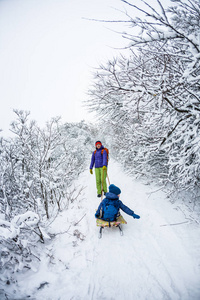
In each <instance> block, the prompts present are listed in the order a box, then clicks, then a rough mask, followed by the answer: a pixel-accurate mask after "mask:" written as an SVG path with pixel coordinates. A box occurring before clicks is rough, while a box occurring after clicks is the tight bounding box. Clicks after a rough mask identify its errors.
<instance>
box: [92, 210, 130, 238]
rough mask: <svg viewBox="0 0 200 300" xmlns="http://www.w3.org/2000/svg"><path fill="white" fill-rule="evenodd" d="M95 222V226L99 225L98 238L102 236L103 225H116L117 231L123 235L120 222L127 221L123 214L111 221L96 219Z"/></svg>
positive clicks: (124, 222)
mask: <svg viewBox="0 0 200 300" xmlns="http://www.w3.org/2000/svg"><path fill="white" fill-rule="evenodd" d="M96 224H97V226H99V227H100V230H99V238H102V230H103V228H105V227H118V228H119V231H120V234H121V235H123V230H122V227H121V224H127V222H126V221H125V220H124V218H123V216H122V215H120V216H119V217H118V218H117V220H116V221H113V222H107V221H104V220H102V219H96Z"/></svg>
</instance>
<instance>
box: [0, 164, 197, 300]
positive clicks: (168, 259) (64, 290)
mask: <svg viewBox="0 0 200 300" xmlns="http://www.w3.org/2000/svg"><path fill="white" fill-rule="evenodd" d="M109 177H110V181H111V183H114V184H115V185H117V186H119V187H120V188H121V190H122V194H121V197H120V199H121V200H122V201H123V203H124V204H126V205H127V206H129V207H130V208H131V209H133V210H134V211H135V213H136V214H139V215H140V216H141V219H139V220H136V219H133V218H132V217H130V216H128V215H125V214H124V213H122V214H123V216H124V218H125V219H126V220H127V222H128V224H127V225H124V226H123V230H124V235H123V236H120V233H119V230H118V229H117V228H107V229H104V231H103V237H102V239H99V238H98V230H99V229H98V228H97V227H96V223H95V218H94V213H95V209H96V208H97V207H98V204H99V198H97V197H96V188H95V176H94V175H93V176H92V175H90V174H89V170H86V171H85V172H84V173H82V174H81V175H80V177H79V179H78V180H77V182H75V185H77V186H81V185H83V186H85V189H84V191H83V192H82V194H81V195H80V196H79V198H78V200H77V201H75V202H74V203H71V204H70V207H69V209H68V210H65V211H63V212H62V213H60V215H59V216H58V217H57V219H56V220H55V221H54V222H53V223H52V224H51V233H52V234H56V236H55V237H54V240H53V242H52V241H51V242H50V241H49V240H48V239H47V241H46V244H45V250H43V251H44V253H43V255H42V256H43V259H42V262H41V266H40V269H39V270H35V272H32V273H31V272H29V273H26V274H24V275H20V276H19V278H18V280H19V281H18V287H15V288H14V289H15V296H13V295H14V292H13V288H12V287H9V290H7V295H8V299H37V300H40V299H43V300H44V299H45V300H54V299H55V300H58V299H60V300H68V299H73V300H79V299H81V300H82V299H83V300H86V299H87V300H89V299H91V300H92V299H93V300H103V299H104V300H111V299H113V300H114V299H115V300H118V299H119V300H121V299H124V300H132V299H135V300H137V299H141V300H147V299H148V300H161V299H173V300H176V299H177V300H178V299H180V300H190V299H192V300H197V299H200V268H199V263H200V254H199V246H200V239H199V234H200V228H199V225H195V224H194V223H191V222H190V221H189V220H188V219H186V217H185V214H184V213H183V212H182V211H180V210H179V209H177V206H176V205H175V204H174V205H172V204H171V203H170V202H168V200H167V199H166V195H165V194H164V192H162V191H159V189H158V188H157V187H155V186H153V185H145V184H143V183H142V182H140V181H135V180H133V179H132V178H131V177H129V176H127V175H126V174H124V173H123V172H122V171H121V169H120V167H119V165H118V164H117V163H114V162H113V161H111V162H110V165H109ZM156 189H157V190H158V191H157V192H155V191H156ZM9 295H10V298H9ZM11 295H12V296H11ZM25 295H26V296H25ZM2 299H3V298H2ZM5 299H6V298H5Z"/></svg>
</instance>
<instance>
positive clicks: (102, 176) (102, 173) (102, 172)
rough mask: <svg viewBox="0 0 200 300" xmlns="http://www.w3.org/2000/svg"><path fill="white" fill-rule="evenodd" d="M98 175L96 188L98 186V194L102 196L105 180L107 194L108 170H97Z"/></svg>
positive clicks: (104, 189)
mask: <svg viewBox="0 0 200 300" xmlns="http://www.w3.org/2000/svg"><path fill="white" fill-rule="evenodd" d="M95 175H96V186H97V194H98V195H100V194H101V190H102V179H103V191H104V192H105V193H107V184H106V176H107V170H103V168H95Z"/></svg>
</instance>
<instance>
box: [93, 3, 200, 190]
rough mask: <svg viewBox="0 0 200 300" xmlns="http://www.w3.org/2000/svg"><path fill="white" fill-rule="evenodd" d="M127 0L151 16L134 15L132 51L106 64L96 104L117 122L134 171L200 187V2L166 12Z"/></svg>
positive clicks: (119, 141)
mask: <svg viewBox="0 0 200 300" xmlns="http://www.w3.org/2000/svg"><path fill="white" fill-rule="evenodd" d="M122 2H124V3H126V4H127V5H128V7H129V8H132V9H134V10H138V11H140V13H143V14H144V15H145V17H144V18H139V17H136V18H132V17H131V12H130V11H129V13H127V14H126V15H127V17H128V18H129V25H130V28H129V29H128V30H127V32H123V36H124V37H125V38H127V39H128V40H129V45H128V47H129V48H130V51H131V54H130V56H129V57H126V56H124V55H120V56H119V57H118V58H115V59H113V60H110V61H109V62H108V63H107V64H106V65H102V66H100V68H99V70H98V71H97V72H96V75H95V79H94V84H93V87H92V88H91V90H90V96H91V98H90V101H89V103H88V106H89V109H90V110H91V111H96V112H97V114H98V115H99V116H100V117H101V118H102V119H103V122H104V124H105V126H110V127H111V126H112V132H114V135H113V133H112V137H114V138H113V143H114V145H115V148H116V150H117V151H116V152H118V153H119V154H120V155H121V157H123V158H122V160H123V161H124V164H125V166H126V167H129V168H130V169H131V168H132V169H133V167H134V169H133V170H132V171H133V173H135V172H138V173H139V174H140V173H142V174H146V175H149V174H151V175H152V174H153V175H154V176H157V177H159V178H162V177H163V178H164V179H165V180H166V179H167V180H170V181H172V182H173V183H175V184H176V185H177V186H179V187H185V186H186V185H187V187H189V186H193V185H194V184H199V158H200V157H199V146H200V141H199V135H200V132H199V119H200V118H199V116H200V115H199V112H200V107H199V102H200V89H199V88H200V85H199V76H200V63H199V62H200V41H199V36H200V23H199V13H200V4H199V2H198V1H195V0H192V1H179V0H177V1H176V0H175V1H172V2H173V6H172V7H170V8H168V9H165V8H164V7H163V6H162V4H161V2H160V1H157V3H158V4H159V8H160V11H161V12H159V9H158V8H153V7H151V5H150V4H149V3H146V2H145V1H141V2H143V3H144V4H145V5H146V8H147V9H146V10H145V9H142V8H140V7H139V6H137V5H135V4H132V3H131V2H128V1H123V0H122ZM138 28H139V30H140V31H138ZM133 32H136V33H135V34H134V33H133ZM110 131H111V130H110Z"/></svg>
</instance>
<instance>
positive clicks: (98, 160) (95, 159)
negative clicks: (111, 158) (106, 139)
mask: <svg viewBox="0 0 200 300" xmlns="http://www.w3.org/2000/svg"><path fill="white" fill-rule="evenodd" d="M95 147H96V150H95V151H94V152H93V153H92V158H91V164H90V173H91V174H93V171H92V169H93V166H95V175H96V187H97V197H101V192H102V185H103V191H104V194H106V193H107V184H106V176H107V165H108V158H107V152H106V150H105V148H104V146H103V145H102V143H101V142H100V141H97V142H96V143H95Z"/></svg>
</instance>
